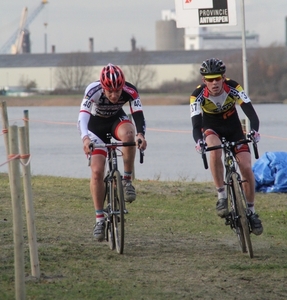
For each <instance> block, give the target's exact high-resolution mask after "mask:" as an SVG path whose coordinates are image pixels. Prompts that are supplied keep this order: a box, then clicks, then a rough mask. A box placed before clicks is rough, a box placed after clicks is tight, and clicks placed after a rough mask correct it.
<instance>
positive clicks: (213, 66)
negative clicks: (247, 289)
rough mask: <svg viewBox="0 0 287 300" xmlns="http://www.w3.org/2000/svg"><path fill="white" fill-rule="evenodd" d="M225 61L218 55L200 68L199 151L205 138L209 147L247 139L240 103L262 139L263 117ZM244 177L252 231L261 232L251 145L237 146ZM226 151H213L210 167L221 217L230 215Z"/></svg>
mask: <svg viewBox="0 0 287 300" xmlns="http://www.w3.org/2000/svg"><path fill="white" fill-rule="evenodd" d="M225 71H226V67H225V64H224V63H223V62H222V61H221V60H219V59H216V58H211V59H207V60H206V61H204V62H203V63H202V65H201V67H200V74H201V75H202V76H203V78H202V80H203V84H201V85H199V86H198V87H197V88H196V89H195V90H194V91H193V93H192V94H191V96H190V115H191V121H192V126H193V138H194V140H195V142H196V150H197V151H198V152H200V151H201V146H200V143H201V141H202V140H205V142H206V144H207V146H209V147H211V146H215V145H219V144H220V143H221V140H220V138H221V137H223V136H224V137H225V138H226V139H227V140H229V141H238V140H240V139H244V138H245V135H244V132H243V129H242V126H241V122H240V119H239V116H238V113H237V110H236V104H239V105H240V107H241V109H242V110H243V112H244V113H245V115H246V116H247V117H248V119H249V121H250V128H251V129H252V130H254V131H255V139H256V141H257V142H259V140H260V134H259V133H258V130H259V119H258V116H257V114H256V112H255V110H254V107H253V105H252V103H251V100H250V99H249V97H248V96H247V95H246V94H245V92H244V90H243V88H242V87H241V86H240V85H239V84H238V83H237V82H236V81H234V80H232V79H229V78H226V76H225ZM234 153H235V154H236V158H237V160H238V165H239V168H240V172H241V175H242V178H243V180H246V182H245V183H244V185H243V188H244V191H245V194H246V198H247V204H248V208H249V209H250V211H251V212H252V215H251V217H250V222H251V227H252V232H253V233H254V234H255V235H260V234H261V233H262V232H263V227H262V223H261V221H260V219H259V218H258V215H257V214H256V213H255V207H254V200H255V180H254V174H253V172H252V167H251V154H250V150H249V146H248V145H247V144H245V145H240V146H237V147H235V148H234ZM221 156H222V150H215V151H211V152H210V169H211V173H212V176H213V180H214V184H215V186H216V189H217V192H218V201H217V203H216V211H217V214H218V216H220V217H222V218H223V217H225V215H226V214H228V203H227V196H226V192H225V188H224V166H223V163H222V158H221Z"/></svg>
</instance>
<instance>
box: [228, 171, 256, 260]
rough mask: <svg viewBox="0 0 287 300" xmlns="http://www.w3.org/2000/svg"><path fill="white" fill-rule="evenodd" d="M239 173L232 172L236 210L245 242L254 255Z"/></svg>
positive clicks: (250, 254)
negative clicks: (238, 177)
mask: <svg viewBox="0 0 287 300" xmlns="http://www.w3.org/2000/svg"><path fill="white" fill-rule="evenodd" d="M237 176H238V175H237V174H236V173H234V174H232V181H233V189H234V193H235V197H236V201H235V205H236V210H237V212H238V214H239V216H240V218H239V224H240V228H241V232H242V233H243V235H242V236H243V238H244V240H245V244H246V247H247V250H248V253H249V257H250V258H252V257H253V248H252V243H251V238H250V230H249V225H248V219H247V215H246V201H245V196H244V193H243V190H242V186H241V184H240V183H239V181H238V179H237Z"/></svg>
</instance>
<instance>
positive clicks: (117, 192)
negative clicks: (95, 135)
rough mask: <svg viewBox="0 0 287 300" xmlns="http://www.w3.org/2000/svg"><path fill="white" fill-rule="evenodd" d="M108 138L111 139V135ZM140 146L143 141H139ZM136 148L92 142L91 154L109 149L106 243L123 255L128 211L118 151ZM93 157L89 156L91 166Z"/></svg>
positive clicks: (122, 144)
mask: <svg viewBox="0 0 287 300" xmlns="http://www.w3.org/2000/svg"><path fill="white" fill-rule="evenodd" d="M108 138H109V139H111V137H110V135H108ZM138 143H139V144H140V143H141V141H140V140H139V141H138ZM128 146H136V143H135V142H131V143H127V142H113V143H112V142H111V141H109V143H102V144H97V143H95V142H91V144H90V149H91V152H92V151H93V150H94V149H96V148H107V149H108V155H107V165H108V170H107V173H106V176H105V178H104V183H105V196H104V203H105V202H106V207H105V208H104V215H105V222H106V233H105V236H106V241H107V242H108V244H109V247H110V249H111V250H114V249H115V248H116V250H117V252H118V253H120V254H122V253H123V250H124V232H125V230H124V222H125V220H124V214H127V213H128V211H127V210H126V208H125V200H124V192H123V185H122V176H121V174H120V171H119V170H118V151H120V149H118V148H119V147H128ZM143 155H144V154H143V151H141V150H140V162H141V163H143ZM90 160H91V155H90V156H89V165H90Z"/></svg>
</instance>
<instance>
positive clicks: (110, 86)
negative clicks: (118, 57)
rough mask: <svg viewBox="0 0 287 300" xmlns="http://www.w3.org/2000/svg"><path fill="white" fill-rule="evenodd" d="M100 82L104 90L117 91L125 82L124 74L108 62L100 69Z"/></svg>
mask: <svg viewBox="0 0 287 300" xmlns="http://www.w3.org/2000/svg"><path fill="white" fill-rule="evenodd" d="M100 82H101V85H102V87H103V89H105V90H109V91H118V90H120V89H122V88H123V86H124V84H125V76H124V73H123V71H122V70H121V69H120V68H119V67H118V66H115V65H113V64H108V65H107V66H106V67H104V68H103V69H102V72H101V76H100Z"/></svg>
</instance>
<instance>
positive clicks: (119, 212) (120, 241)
mask: <svg viewBox="0 0 287 300" xmlns="http://www.w3.org/2000/svg"><path fill="white" fill-rule="evenodd" d="M113 183H114V184H113V186H114V197H113V205H112V210H113V211H114V212H115V214H114V215H113V226H114V238H115V245H116V250H117V252H118V253H120V254H122V253H123V252H124V239H125V221H124V208H125V202H124V191H123V184H122V177H121V174H120V172H119V171H118V170H116V171H115V172H114V176H113Z"/></svg>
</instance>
